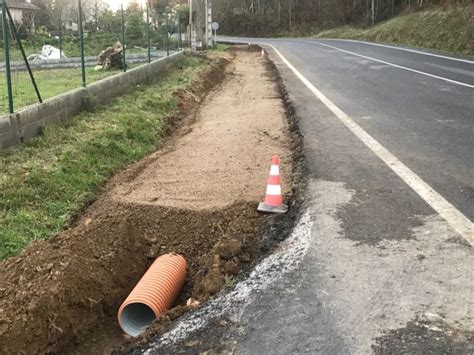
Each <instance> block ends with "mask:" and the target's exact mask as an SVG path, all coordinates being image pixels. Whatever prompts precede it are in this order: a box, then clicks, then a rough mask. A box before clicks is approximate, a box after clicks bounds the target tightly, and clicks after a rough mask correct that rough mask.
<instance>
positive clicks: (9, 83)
mask: <svg viewBox="0 0 474 355" xmlns="http://www.w3.org/2000/svg"><path fill="white" fill-rule="evenodd" d="M0 1H2V30H3V50H4V56H5V73H6V75H7V92H8V110H9V112H10V113H13V112H14V111H13V90H12V73H11V70H10V46H9V43H8V22H7V14H6V7H7V4H6V3H5V1H6V0H0Z"/></svg>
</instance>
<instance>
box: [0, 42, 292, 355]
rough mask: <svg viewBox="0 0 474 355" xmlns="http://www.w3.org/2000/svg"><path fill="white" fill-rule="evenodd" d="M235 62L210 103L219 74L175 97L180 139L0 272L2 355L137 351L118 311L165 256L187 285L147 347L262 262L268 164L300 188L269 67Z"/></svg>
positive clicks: (239, 55)
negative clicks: (277, 165) (182, 269)
mask: <svg viewBox="0 0 474 355" xmlns="http://www.w3.org/2000/svg"><path fill="white" fill-rule="evenodd" d="M234 56H235V59H234V60H233V61H232V62H231V63H230V64H229V65H228V66H227V69H226V77H225V79H224V81H223V82H222V84H221V85H220V87H219V90H217V91H214V92H213V93H212V94H211V95H209V96H208V97H207V98H206V99H205V100H204V102H203V98H204V95H203V93H204V92H205V90H208V89H209V88H211V87H212V85H215V84H217V83H218V82H219V80H220V79H222V74H219V68H215V69H214V70H211V71H210V72H209V73H208V75H207V76H206V77H205V78H203V79H208V80H201V81H199V82H197V83H196V85H195V86H194V87H193V88H192V90H191V91H189V92H184V91H181V92H179V93H177V95H178V96H179V98H180V100H179V104H178V108H179V109H178V112H177V114H176V116H174V118H172V119H170V125H176V127H177V128H178V130H177V132H179V134H176V135H175V136H174V138H172V139H170V140H169V142H168V143H167V144H166V145H165V146H164V147H163V148H162V149H160V150H158V151H157V152H156V153H153V154H151V155H150V156H149V157H147V158H145V159H143V160H142V161H140V162H137V163H136V164H132V165H131V166H130V167H129V168H127V169H125V170H124V171H122V172H121V173H119V174H117V175H116V176H115V177H113V178H112V179H111V180H110V181H109V183H108V184H107V185H106V186H105V188H104V190H103V192H102V195H101V197H100V198H99V199H98V200H97V201H96V202H95V203H94V204H93V205H92V206H90V207H89V208H88V209H87V210H86V211H84V213H83V214H82V215H81V216H79V217H78V218H77V219H76V221H75V222H74V223H73V224H72V225H71V227H70V228H69V229H68V230H66V231H64V232H63V233H61V234H60V235H58V236H57V237H55V238H52V239H51V240H48V241H38V242H35V243H32V244H31V245H30V246H29V247H28V248H26V249H25V250H24V251H23V252H22V253H21V254H20V255H19V256H17V257H12V258H9V259H7V260H5V261H3V262H2V263H1V264H0V269H1V270H2V276H1V278H0V353H61V354H68V353H71V354H72V353H74V354H84V353H110V352H112V351H113V350H114V349H117V348H119V347H120V346H121V345H122V344H124V343H127V342H134V341H136V339H130V338H128V337H125V336H124V335H123V333H122V332H121V330H120V328H119V326H118V324H117V322H116V312H117V309H118V307H119V306H120V304H121V302H123V300H124V299H125V298H126V296H127V295H128V293H129V292H130V291H131V290H132V288H133V287H134V286H135V284H136V282H137V281H138V280H139V279H140V277H141V276H142V275H143V273H144V272H145V271H146V270H147V268H148V267H149V265H151V263H152V262H153V261H154V260H155V258H156V257H157V256H159V255H161V254H165V253H169V252H176V253H179V254H182V255H183V256H184V257H185V259H186V260H187V262H188V268H187V278H186V283H185V285H184V287H183V290H182V292H181V294H180V296H179V298H178V300H177V301H176V303H175V306H174V307H173V308H172V309H171V310H169V311H168V312H166V313H165V314H163V315H162V316H161V317H160V318H159V319H158V320H157V322H155V324H154V325H153V326H152V327H150V329H149V330H148V331H147V332H145V334H144V335H143V336H142V337H141V338H139V340H138V341H146V340H148V339H151V337H152V336H153V335H154V334H156V332H161V331H162V330H163V329H165V327H166V326H167V325H168V324H169V323H170V322H171V321H173V320H174V319H176V318H177V317H179V316H181V315H182V314H183V313H185V312H186V311H188V310H190V309H193V308H195V307H197V306H199V305H200V304H202V303H203V302H204V301H205V300H206V299H207V298H209V297H210V296H212V295H214V294H216V293H217V292H219V291H220V290H221V289H222V287H224V286H225V285H226V284H229V283H232V280H233V278H234V277H235V276H236V275H237V274H238V273H239V272H240V270H242V269H245V268H247V267H248V266H249V265H250V263H251V262H252V260H254V259H255V257H256V256H257V255H258V253H259V250H260V249H259V246H260V240H261V237H262V228H263V226H264V225H265V224H266V222H267V221H270V219H271V218H272V217H269V216H266V215H261V214H258V213H257V212H256V205H257V202H259V201H260V200H261V199H262V198H263V196H264V193H265V181H266V177H267V174H268V168H269V163H270V159H271V155H272V154H273V153H279V154H280V155H281V156H282V160H283V162H284V165H283V166H282V168H283V169H282V170H283V187H284V188H285V186H291V177H290V172H291V171H292V166H291V162H290V156H291V152H290V150H291V149H290V147H291V144H290V142H289V138H288V136H287V127H286V123H285V114H284V109H283V105H282V103H281V100H280V99H279V96H278V91H277V87H276V85H275V83H274V82H273V81H271V80H269V79H270V78H271V72H270V71H269V70H268V68H267V66H266V65H265V59H264V58H261V57H260V54H259V53H258V52H255V51H248V50H238V51H236V52H235V54H234ZM227 59H229V58H227ZM220 69H222V67H220ZM198 107H199V109H198ZM174 122H181V123H180V124H176V123H174ZM176 127H175V128H176Z"/></svg>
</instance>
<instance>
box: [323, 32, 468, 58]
mask: <svg viewBox="0 0 474 355" xmlns="http://www.w3.org/2000/svg"><path fill="white" fill-rule="evenodd" d="M315 40H323V41H325V40H328V41H341V42H350V43H362V44H367V45H369V46H377V47H383V48H391V49H398V50H399V51H404V52H410V53H416V54H421V55H426V56H430V57H436V58H441V59H446V60H454V61H457V62H462V63H467V64H474V60H469V59H463V58H456V57H449V56H447V55H442V54H436V53H429V52H423V51H418V50H416V49H411V48H405V47H397V46H391V45H388V44H382V43H375V42H369V41H360V40H357V39H346V38H315ZM427 49H429V48H427Z"/></svg>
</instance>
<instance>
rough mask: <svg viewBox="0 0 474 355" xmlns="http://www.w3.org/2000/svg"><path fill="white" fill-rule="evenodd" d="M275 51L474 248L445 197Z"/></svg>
mask: <svg viewBox="0 0 474 355" xmlns="http://www.w3.org/2000/svg"><path fill="white" fill-rule="evenodd" d="M270 46H271V47H272V48H273V50H275V52H276V53H277V54H278V56H279V57H280V58H281V59H282V60H283V62H284V63H285V64H286V65H287V66H288V68H290V70H291V71H292V72H293V73H294V74H295V75H296V76H297V77H298V79H300V80H301V81H302V82H303V84H304V85H305V86H306V87H307V88H308V89H309V90H310V91H311V92H312V93H313V94H314V95H315V96H316V97H317V98H318V99H319V100H320V101H321V102H322V103H323V104H324V105H326V107H327V108H328V109H329V110H331V112H332V113H334V115H336V117H337V118H339V120H340V121H341V122H342V123H343V124H344V125H345V126H346V127H347V128H349V130H351V131H352V133H354V134H355V135H356V137H357V138H359V139H360V140H361V141H362V142H363V143H364V144H365V145H366V146H367V147H368V148H369V149H370V150H371V151H372V152H374V153H375V154H376V155H377V156H378V157H379V158H380V159H381V160H382V161H383V162H384V163H385V164H387V166H388V167H389V168H390V169H392V170H393V171H394V172H395V173H396V174H397V175H398V176H399V177H400V178H401V179H402V180H403V181H404V182H405V183H406V184H407V185H408V186H410V187H411V188H412V189H413V190H414V191H415V192H416V193H417V194H418V195H419V196H420V197H421V198H422V199H423V200H424V201H425V202H426V203H427V204H428V205H430V206H431V208H433V209H434V210H435V211H436V212H437V213H438V214H439V215H440V216H441V217H442V218H444V219H445V220H446V222H448V223H449V225H450V226H451V227H452V228H453V229H454V230H455V231H456V232H458V233H459V234H460V235H461V236H462V237H463V238H464V239H466V240H467V241H468V242H469V243H470V244H471V245H474V233H473V224H472V222H471V221H470V220H469V218H467V217H466V216H464V214H462V212H460V211H459V210H458V209H456V207H454V206H453V205H452V204H451V203H449V202H448V201H447V200H446V199H445V198H444V197H443V196H441V195H440V194H439V193H438V192H436V191H435V190H434V189H433V188H432V187H431V186H430V185H428V184H427V183H426V182H424V181H423V180H422V179H421V178H420V177H419V176H418V175H416V174H415V173H414V172H413V171H412V170H410V168H408V167H407V166H406V165H405V164H403V163H402V162H401V161H400V160H399V159H398V158H397V157H396V156H394V155H393V154H392V153H390V151H389V150H388V149H386V148H385V147H384V146H383V145H381V144H380V143H379V142H378V141H376V140H375V138H373V137H372V136H371V135H370V134H368V133H367V132H366V131H364V130H363V129H362V128H361V127H360V126H359V125H358V124H357V123H355V122H354V121H353V120H352V119H351V118H350V117H349V116H348V115H347V114H346V113H345V112H344V111H342V110H341V109H340V108H339V107H337V106H336V105H335V104H334V103H333V102H332V101H331V100H329V99H328V98H327V97H326V95H324V94H323V93H322V92H321V91H319V90H318V89H317V88H316V87H315V86H314V85H313V84H312V83H311V82H310V81H309V80H308V79H306V78H305V77H304V76H303V74H301V73H300V72H299V71H298V70H297V69H296V68H295V67H294V66H293V64H291V63H290V62H289V61H288V59H286V58H285V57H284V56H283V55H282V54H281V53H280V52H279V51H278V49H276V48H275V46H273V45H271V44H270Z"/></svg>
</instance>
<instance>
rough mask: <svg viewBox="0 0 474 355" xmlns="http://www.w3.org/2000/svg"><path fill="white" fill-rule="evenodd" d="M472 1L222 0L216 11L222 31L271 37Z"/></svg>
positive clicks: (371, 21)
mask: <svg viewBox="0 0 474 355" xmlns="http://www.w3.org/2000/svg"><path fill="white" fill-rule="evenodd" d="M469 3H472V0H221V1H218V2H214V14H215V16H216V17H217V20H218V22H219V23H220V25H221V33H226V34H229V35H246V36H262V37H272V36H279V35H283V36H287V35H305V34H308V33H317V32H319V31H321V30H325V29H329V28H333V27H339V26H349V25H352V26H370V25H375V24H377V23H379V22H381V21H385V20H387V19H389V18H392V17H395V16H397V15H399V14H402V13H407V12H413V11H418V10H424V9H426V8H429V7H431V6H433V5H440V4H441V5H446V4H452V5H454V4H461V5H463V4H469ZM471 23H472V20H471Z"/></svg>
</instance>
